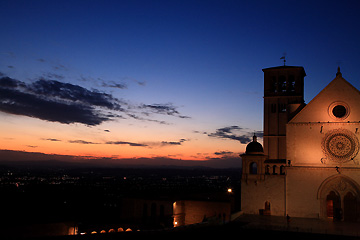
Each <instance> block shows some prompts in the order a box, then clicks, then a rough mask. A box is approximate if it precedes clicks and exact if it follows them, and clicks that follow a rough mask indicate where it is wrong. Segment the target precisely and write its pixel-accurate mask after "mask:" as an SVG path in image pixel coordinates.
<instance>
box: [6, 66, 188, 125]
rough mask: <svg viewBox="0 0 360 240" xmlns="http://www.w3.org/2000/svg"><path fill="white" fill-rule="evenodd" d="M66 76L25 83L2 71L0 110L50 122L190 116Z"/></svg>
mask: <svg viewBox="0 0 360 240" xmlns="http://www.w3.org/2000/svg"><path fill="white" fill-rule="evenodd" d="M39 61H40V60H39ZM63 78H64V77H63V76H62V75H59V74H56V73H46V74H43V76H42V77H41V78H40V79H39V80H36V81H34V82H32V83H25V82H23V81H19V80H16V79H13V78H10V77H8V76H5V75H4V74H2V73H1V75H0V111H2V112H5V113H8V114H15V115H24V116H28V117H33V118H38V119H42V120H46V121H51V122H59V123H63V124H71V123H82V124H85V125H89V126H95V125H99V124H101V123H103V122H106V121H111V120H114V119H124V118H125V117H126V116H127V117H129V118H132V119H136V120H140V121H151V122H156V123H160V124H167V122H166V121H164V120H158V119H156V118H153V117H151V115H167V116H173V117H178V118H189V117H188V116H183V115H181V114H180V112H179V111H178V107H176V106H174V105H173V104H171V103H166V104H134V103H131V102H129V101H125V100H123V99H118V98H116V97H114V96H113V95H112V94H109V93H105V92H102V91H99V90H96V89H93V90H88V89H86V88H84V87H81V86H79V85H75V84H71V83H64V82H60V81H58V80H62V79H63ZM54 79H56V80H54ZM111 84H113V85H108V86H112V87H117V88H124V87H125V85H124V86H123V85H121V84H120V83H111ZM121 113H123V114H121Z"/></svg>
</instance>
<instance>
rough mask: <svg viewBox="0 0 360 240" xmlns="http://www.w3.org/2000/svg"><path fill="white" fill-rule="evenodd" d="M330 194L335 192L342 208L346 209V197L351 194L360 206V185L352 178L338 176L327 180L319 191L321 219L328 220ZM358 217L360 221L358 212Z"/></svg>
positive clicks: (359, 212) (358, 212)
mask: <svg viewBox="0 0 360 240" xmlns="http://www.w3.org/2000/svg"><path fill="white" fill-rule="evenodd" d="M330 192H334V193H335V194H336V195H337V196H339V199H340V201H341V208H342V209H344V208H345V206H344V199H345V196H346V195H347V194H348V193H349V192H350V193H352V195H353V196H354V197H355V199H356V205H357V206H360V185H359V184H358V183H357V182H355V181H354V180H353V179H352V178H350V177H348V176H345V175H342V174H336V175H333V176H330V177H328V178H327V179H325V180H324V181H323V182H322V183H321V185H320V187H319V188H318V191H317V199H319V202H320V218H326V217H327V213H326V201H327V196H328V195H329V194H330ZM356 214H357V216H358V219H359V217H360V216H359V215H360V211H359V210H357V213H356Z"/></svg>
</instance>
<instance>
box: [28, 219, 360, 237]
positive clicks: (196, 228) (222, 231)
mask: <svg viewBox="0 0 360 240" xmlns="http://www.w3.org/2000/svg"><path fill="white" fill-rule="evenodd" d="M245 225H246V223H239V222H231V223H227V224H223V225H211V224H198V225H193V226H187V227H182V228H174V229H168V230H159V231H140V232H122V233H108V234H99V233H98V234H92V235H91V234H90V235H82V236H80V235H77V236H61V237H46V238H36V239H44V240H48V239H51V240H53V239H54V240H72V239H74V240H82V239H84V240H87V239H104V240H108V239H109V240H111V239H146V238H154V239H155V238H156V239H157V240H158V239H188V238H194V237H200V238H201V239H222V238H234V237H235V238H243V237H244V238H252V239H253V238H255V239H260V238H261V239H270V238H277V239H294V238H296V239H300V238H302V239H307V240H311V239H316V240H321V239H326V240H332V239H342V240H348V239H360V238H359V237H355V236H344V235H331V234H317V233H305V232H293V231H275V230H263V229H247V228H243V226H245ZM27 239H28V238H27ZM31 239H33V238H31Z"/></svg>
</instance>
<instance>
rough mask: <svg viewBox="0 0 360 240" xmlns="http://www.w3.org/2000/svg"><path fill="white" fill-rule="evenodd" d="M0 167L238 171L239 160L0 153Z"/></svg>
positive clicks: (21, 152) (11, 151) (7, 151)
mask: <svg viewBox="0 0 360 240" xmlns="http://www.w3.org/2000/svg"><path fill="white" fill-rule="evenodd" d="M0 164H1V165H9V166H18V167H20V166H22V167H63V168H72V167H161V168H166V167H171V168H174V167H178V168H181V167H185V168H187V167H192V168H240V167H241V158H240V157H222V158H213V159H208V160H202V161H200V160H199V161H196V160H179V159H173V158H166V157H157V158H121V159H114V158H85V157H79V156H71V155H57V154H45V153H40V152H25V151H13V150H0Z"/></svg>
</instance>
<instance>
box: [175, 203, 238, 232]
mask: <svg viewBox="0 0 360 240" xmlns="http://www.w3.org/2000/svg"><path fill="white" fill-rule="evenodd" d="M173 212H174V227H179V226H184V225H189V224H195V223H201V222H203V221H204V220H205V219H210V220H215V221H221V222H228V221H229V220H230V213H231V204H230V202H208V201H192V200H180V201H176V202H175V203H174V205H173Z"/></svg>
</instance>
